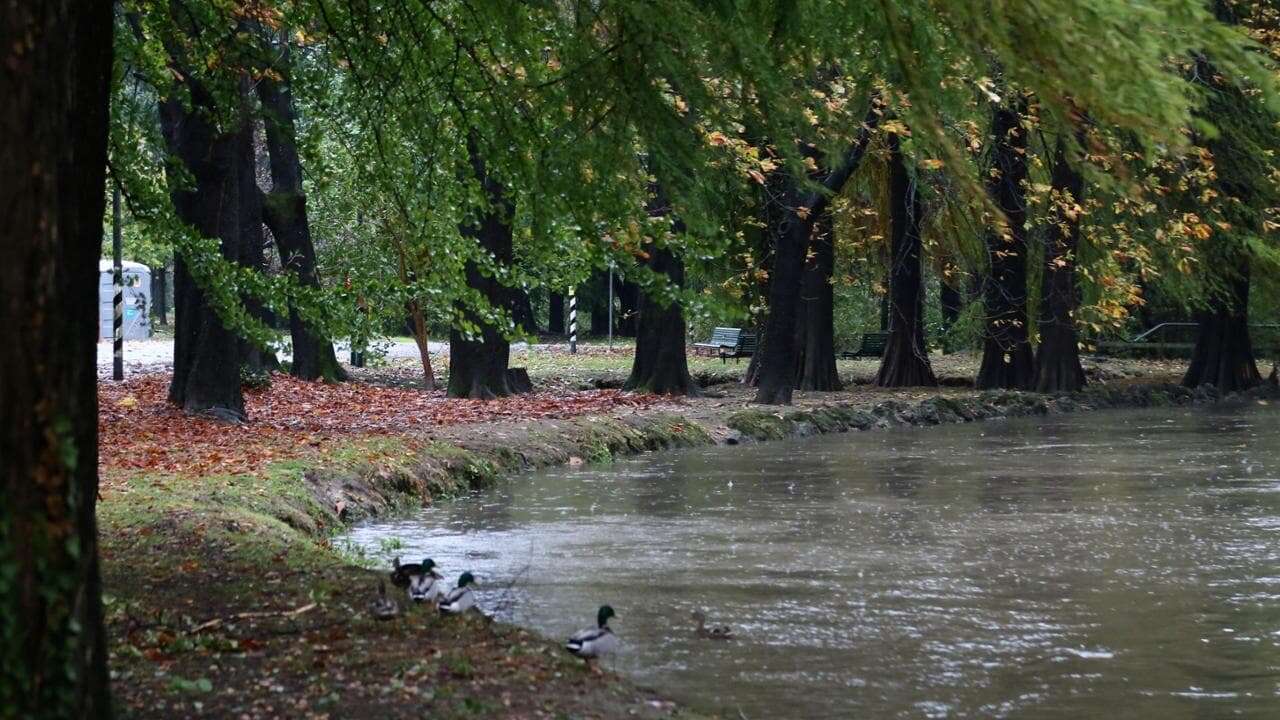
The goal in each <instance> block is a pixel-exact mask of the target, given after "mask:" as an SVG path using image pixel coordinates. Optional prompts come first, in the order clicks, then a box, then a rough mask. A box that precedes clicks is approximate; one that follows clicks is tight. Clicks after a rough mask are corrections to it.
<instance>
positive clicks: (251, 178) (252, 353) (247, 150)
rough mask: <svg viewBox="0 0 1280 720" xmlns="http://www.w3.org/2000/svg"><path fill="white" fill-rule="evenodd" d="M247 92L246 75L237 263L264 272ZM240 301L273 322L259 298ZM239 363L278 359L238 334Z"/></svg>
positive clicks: (261, 365)
mask: <svg viewBox="0 0 1280 720" xmlns="http://www.w3.org/2000/svg"><path fill="white" fill-rule="evenodd" d="M251 92H252V90H251V88H250V85H249V78H248V77H247V76H246V77H244V78H242V79H241V81H240V100H241V115H242V117H243V118H244V121H243V123H242V124H241V127H240V132H239V133H238V134H237V138H236V152H237V154H238V156H239V157H238V162H237V164H236V177H237V179H238V180H237V181H238V182H239V188H238V190H237V192H238V194H239V198H240V208H239V212H240V264H241V265H243V266H244V267H246V268H249V269H250V270H253V271H254V272H255V273H262V274H265V273H266V271H267V258H266V255H265V254H264V253H263V250H264V246H265V244H266V234H265V233H264V232H263V224H262V191H261V189H260V188H259V187H258V153H257V148H256V143H254V122H253V119H252V117H253V115H252V98H251V97H250V93H251ZM240 301H241V302H243V303H244V307H245V310H246V311H247V312H248V313H249V315H250V316H251V317H253V318H254V319H256V320H258V321H259V322H261V323H263V324H264V325H266V326H267V327H273V326H274V325H275V313H273V312H271V310H270V309H269V308H267V307H266V305H264V304H263V303H262V301H261V300H259V299H258V298H256V297H254V296H253V295H250V294H247V293H246V294H242V295H241V296H240ZM240 364H241V366H242V367H243V368H244V369H246V370H247V371H249V372H252V373H263V372H270V371H273V370H279V369H280V361H279V360H278V359H276V356H275V353H274V352H272V351H271V350H269V349H266V348H262V347H259V346H258V345H257V344H256V343H254V342H252V341H250V340H248V339H246V338H240Z"/></svg>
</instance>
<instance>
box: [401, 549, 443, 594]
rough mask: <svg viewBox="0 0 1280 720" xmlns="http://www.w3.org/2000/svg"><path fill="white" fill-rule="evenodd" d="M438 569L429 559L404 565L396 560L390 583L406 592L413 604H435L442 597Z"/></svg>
mask: <svg viewBox="0 0 1280 720" xmlns="http://www.w3.org/2000/svg"><path fill="white" fill-rule="evenodd" d="M439 567H440V566H439V565H436V561H435V560H432V559H431V558H426V559H425V560H423V561H422V562H421V563H408V564H405V565H401V564H400V558H396V560H395V566H394V568H395V569H394V570H392V571H391V581H392V582H393V583H396V584H397V585H399V586H400V587H403V588H404V589H405V590H406V591H408V593H409V599H410V600H412V601H414V602H415V603H425V602H430V603H435V602H438V601H439V600H440V598H442V597H444V576H443V575H441V574H440V573H438V572H436V569H437V568H439Z"/></svg>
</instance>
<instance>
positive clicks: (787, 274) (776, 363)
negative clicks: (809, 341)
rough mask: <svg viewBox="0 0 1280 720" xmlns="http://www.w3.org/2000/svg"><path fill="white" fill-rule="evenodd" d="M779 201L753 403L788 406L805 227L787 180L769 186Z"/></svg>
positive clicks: (773, 219) (806, 238)
mask: <svg viewBox="0 0 1280 720" xmlns="http://www.w3.org/2000/svg"><path fill="white" fill-rule="evenodd" d="M774 186H775V188H777V192H778V194H777V195H775V196H774V197H776V198H778V199H779V201H778V202H775V203H773V205H774V207H773V208H772V209H771V210H772V212H771V217H770V222H769V230H770V234H771V235H772V237H773V241H774V242H773V246H774V251H773V272H772V273H771V275H770V278H769V280H770V283H769V317H768V318H767V319H766V320H765V330H764V336H765V337H766V338H767V339H768V341H767V342H766V343H765V344H764V346H763V347H760V348H757V353H758V354H759V355H760V365H759V369H758V373H757V375H756V378H755V380H756V397H755V401H756V402H757V403H762V404H766V405H790V404H791V393H792V390H793V389H794V387H795V372H796V371H795V368H796V321H797V319H798V317H799V314H800V284H801V277H802V275H803V274H804V259H805V250H806V248H808V247H809V233H810V230H811V227H810V224H809V222H808V221H807V220H805V219H804V218H801V217H800V216H798V215H797V214H796V212H795V208H798V207H801V205H802V200H801V198H800V196H799V193H798V192H796V190H795V189H794V188H793V183H792V182H791V180H790V178H785V177H784V178H782V179H781V180H780V181H779V182H777V183H774Z"/></svg>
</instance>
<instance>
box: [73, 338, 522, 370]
mask: <svg viewBox="0 0 1280 720" xmlns="http://www.w3.org/2000/svg"><path fill="white" fill-rule="evenodd" d="M428 347H430V349H431V352H432V353H447V352H449V343H447V342H430V343H428ZM525 347H527V346H526V344H525V343H512V344H511V349H512V350H522V349H524V348H525ZM334 349H335V350H337V351H338V359H339V360H341V361H342V362H344V363H345V362H347V361H348V360H350V359H351V354H350V351H349V350H348V348H347V345H346V344H345V343H338V344H337V345H336V346H334ZM386 352H387V357H388V358H390V359H399V358H412V359H414V360H416V359H418V346H417V344H416V343H414V342H413V341H412V340H399V341H393V342H392V343H391V346H390V347H388V348H387V349H386ZM290 357H291V356H290V355H289V354H288V353H280V359H281V360H288V359H289V358H290ZM124 366H125V368H126V369H132V370H162V369H166V368H171V367H173V341H172V340H126V341H125V343H124ZM98 367H99V368H108V369H110V367H111V341H109V340H105V341H99V342H98Z"/></svg>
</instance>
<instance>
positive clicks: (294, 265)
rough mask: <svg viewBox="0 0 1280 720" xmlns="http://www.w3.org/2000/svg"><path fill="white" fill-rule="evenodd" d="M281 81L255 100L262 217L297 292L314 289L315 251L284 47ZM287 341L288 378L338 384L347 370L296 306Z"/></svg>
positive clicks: (264, 85) (268, 83) (263, 86)
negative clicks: (265, 181) (267, 185)
mask: <svg viewBox="0 0 1280 720" xmlns="http://www.w3.org/2000/svg"><path fill="white" fill-rule="evenodd" d="M279 58H280V59H279V61H278V63H277V65H278V66H279V68H280V69H281V70H283V71H284V72H281V73H280V75H281V77H282V78H284V79H283V81H276V80H274V79H273V78H271V77H269V76H263V77H262V78H261V79H259V81H258V99H259V100H260V101H261V102H262V110H263V115H264V117H265V119H266V123H265V124H266V131H267V132H266V135H267V153H268V155H269V156H270V158H271V192H270V194H268V195H267V196H266V197H265V198H264V199H263V203H262V205H263V218H264V219H265V220H266V222H267V226H268V228H270V230H271V236H272V237H273V238H275V241H276V247H277V248H278V249H279V251H280V262H281V264H282V265H283V266H284V269H285V270H286V271H289V272H293V273H294V274H295V275H296V276H297V278H298V282H299V283H300V284H301V285H302V286H303V287H308V288H319V287H320V279H319V277H318V276H317V274H316V249H315V244H314V243H313V242H312V240H311V224H310V222H309V221H308V218H307V196H306V194H305V193H304V192H303V187H302V160H301V159H300V158H299V156H298V146H297V140H296V137H297V127H296V121H295V118H296V115H297V113H296V111H295V109H294V103H293V91H292V88H291V87H290V84H289V77H290V75H289V74H288V71H289V70H290V65H289V46H288V43H287V42H281V43H280V44H279ZM289 337H290V339H291V341H292V344H293V364H292V366H291V367H290V369H289V373H290V374H291V375H293V376H294V377H298V378H302V379H303V380H324V381H325V382H339V381H342V380H346V379H347V371H346V370H344V369H343V368H342V365H340V364H339V363H338V356H337V354H336V353H334V351H333V343H332V342H330V341H329V339H328V338H326V337H324V334H323V333H322V332H321V331H320V329H319V328H317V327H315V326H314V325H313V324H311V323H308V322H307V321H305V320H304V319H303V318H302V315H301V313H299V311H298V307H297V304H296V303H290V305H289Z"/></svg>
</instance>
